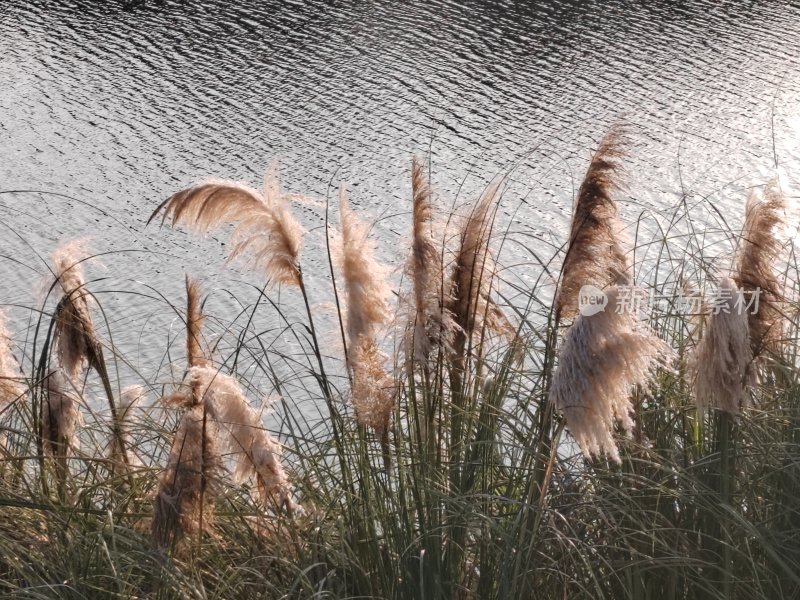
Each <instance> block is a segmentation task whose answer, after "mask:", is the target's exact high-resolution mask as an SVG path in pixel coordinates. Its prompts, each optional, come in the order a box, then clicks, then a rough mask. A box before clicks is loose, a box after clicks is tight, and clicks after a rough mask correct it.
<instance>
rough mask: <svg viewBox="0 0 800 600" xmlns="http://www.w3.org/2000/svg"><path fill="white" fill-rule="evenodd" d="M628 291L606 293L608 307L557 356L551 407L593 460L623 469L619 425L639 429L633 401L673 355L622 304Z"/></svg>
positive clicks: (575, 330) (578, 325) (582, 319)
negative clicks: (604, 457) (601, 459)
mask: <svg viewBox="0 0 800 600" xmlns="http://www.w3.org/2000/svg"><path fill="white" fill-rule="evenodd" d="M623 293H624V292H623V289H622V288H619V287H616V286H612V287H610V288H608V289H607V290H606V295H607V297H608V304H607V305H606V307H605V310H603V311H601V312H598V313H597V314H593V315H591V316H589V315H580V316H578V317H577V318H576V319H575V321H574V322H573V324H572V326H571V327H570V328H569V330H567V333H566V336H565V338H564V342H563V344H562V346H561V349H560V350H559V352H558V367H557V368H556V370H555V372H554V374H553V381H552V384H551V387H550V401H551V402H553V403H554V404H555V406H556V408H558V410H560V411H561V413H562V414H563V415H564V417H565V419H566V424H567V427H568V429H569V431H570V432H571V433H572V436H573V437H574V438H575V440H576V441H577V442H578V445H579V446H580V448H581V450H582V451H583V454H584V455H585V456H586V457H587V458H588V457H591V456H597V455H600V454H607V455H608V456H609V457H610V458H611V459H612V460H613V461H614V462H617V463H619V462H620V457H619V449H618V448H617V444H616V441H615V440H614V429H615V426H616V423H619V424H620V425H621V426H622V428H623V429H624V430H625V431H626V432H627V433H629V434H630V433H631V432H632V431H633V427H634V421H633V418H632V415H633V404H632V403H631V400H630V395H631V392H632V390H633V388H634V387H635V386H639V385H646V384H648V382H650V380H651V379H652V377H653V374H654V371H655V367H656V366H657V365H658V364H659V363H662V364H664V363H666V362H667V361H669V360H671V358H672V356H673V351H672V349H671V348H670V347H669V346H668V345H667V344H666V343H665V342H664V341H662V340H661V339H659V338H658V337H657V336H656V335H655V334H654V333H653V332H652V331H651V330H650V328H649V327H647V326H646V324H644V323H641V322H639V321H638V320H637V317H636V315H635V314H633V313H632V312H630V311H629V310H619V311H618V310H617V307H620V308H624V306H623V304H624V303H621V298H622V294H623Z"/></svg>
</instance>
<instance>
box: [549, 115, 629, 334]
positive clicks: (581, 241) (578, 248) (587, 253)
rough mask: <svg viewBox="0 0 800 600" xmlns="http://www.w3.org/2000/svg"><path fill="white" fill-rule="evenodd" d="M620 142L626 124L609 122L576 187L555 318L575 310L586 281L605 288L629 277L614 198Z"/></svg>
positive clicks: (625, 280) (617, 182) (620, 153)
mask: <svg viewBox="0 0 800 600" xmlns="http://www.w3.org/2000/svg"><path fill="white" fill-rule="evenodd" d="M624 143H625V131H624V129H622V128H621V127H619V126H615V127H612V128H611V129H610V130H609V131H608V133H606V135H605V136H604V137H603V139H602V140H600V145H599V147H598V148H597V151H596V152H595V154H594V156H593V157H592V160H591V162H590V163H589V168H588V170H587V171H586V176H585V177H584V180H583V183H582V184H581V187H580V189H579V190H578V197H577V200H576V202H575V208H574V210H573V215H572V224H571V226H570V234H569V242H568V244H567V254H566V257H565V258H564V264H563V266H562V267H561V278H560V282H559V286H558V289H557V290H556V297H555V316H556V320H559V319H560V318H562V317H564V318H573V317H575V316H576V315H577V313H578V292H579V291H580V289H581V287H583V286H584V285H593V286H595V287H597V288H599V289H604V288H605V287H607V286H609V285H619V284H627V283H629V282H630V272H629V271H630V265H629V261H628V257H627V255H626V253H625V249H624V247H623V243H622V236H621V225H620V222H619V220H618V218H617V206H616V202H615V201H614V194H615V193H616V192H617V190H618V189H619V187H620V182H619V172H620V165H619V159H620V158H621V157H623V156H624V149H623V146H624Z"/></svg>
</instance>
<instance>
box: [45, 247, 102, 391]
mask: <svg viewBox="0 0 800 600" xmlns="http://www.w3.org/2000/svg"><path fill="white" fill-rule="evenodd" d="M86 257H87V252H86V244H85V242H84V241H82V240H73V241H70V242H67V243H65V244H62V245H61V246H59V247H58V248H57V249H56V251H55V252H54V253H53V263H54V265H55V276H56V280H57V281H58V284H59V286H60V287H61V290H62V292H63V296H62V297H61V300H60V301H59V303H58V307H57V308H56V313H55V322H56V323H55V332H54V340H55V341H54V344H55V347H56V352H57V356H58V360H59V364H60V365H61V366H62V368H63V369H64V370H65V371H66V373H67V375H69V377H70V378H71V379H72V380H73V381H77V380H78V379H79V378H80V373H81V370H82V369H83V368H84V366H85V364H86V363H88V365H89V367H91V368H94V369H95V370H97V371H98V373H100V374H101V376H103V375H104V374H105V364H104V362H103V358H102V347H101V346H100V342H99V341H98V339H97V335H96V333H95V329H94V322H93V321H92V315H91V312H90V311H89V298H90V296H89V293H88V292H87V291H86V281H85V279H84V275H83V268H82V266H81V264H82V262H83V261H85V260H86Z"/></svg>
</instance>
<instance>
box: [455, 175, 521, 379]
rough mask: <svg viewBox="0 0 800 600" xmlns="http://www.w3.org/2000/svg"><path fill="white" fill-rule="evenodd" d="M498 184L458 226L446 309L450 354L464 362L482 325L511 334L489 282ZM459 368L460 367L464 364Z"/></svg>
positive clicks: (493, 272)
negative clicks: (451, 338)
mask: <svg viewBox="0 0 800 600" xmlns="http://www.w3.org/2000/svg"><path fill="white" fill-rule="evenodd" d="M499 189H500V184H499V183H495V184H492V185H491V186H490V187H489V188H487V190H486V191H485V192H484V193H483V195H482V196H481V198H480V200H479V201H478V204H477V205H476V206H475V207H474V208H473V210H472V212H471V213H470V215H469V217H468V218H467V219H466V221H465V223H464V226H463V227H462V229H461V235H460V243H459V249H458V253H457V255H456V261H455V266H454V268H453V273H452V277H451V290H452V292H451V293H452V296H451V297H450V298H449V299H448V302H447V307H446V308H447V311H448V312H449V313H450V314H452V316H453V320H454V322H455V326H456V327H455V330H456V332H455V336H454V337H455V339H454V342H453V356H454V357H455V360H456V362H463V360H464V358H465V356H464V354H465V351H466V344H467V341H468V340H469V338H470V337H471V336H472V334H473V333H474V332H475V331H478V330H480V329H481V328H482V326H484V325H485V326H486V327H487V328H488V329H489V330H491V331H494V332H496V333H501V334H504V335H508V336H510V337H513V336H514V334H515V330H514V327H513V326H512V325H511V323H510V322H509V321H508V319H507V318H506V316H505V314H504V313H503V311H502V310H501V309H500V307H499V306H498V305H497V304H496V303H495V302H494V300H492V298H491V291H492V284H493V282H494V280H495V275H496V267H495V264H494V260H493V259H492V256H491V252H490V251H489V238H490V236H491V229H492V220H493V219H492V216H493V215H492V210H491V209H492V207H493V206H495V203H496V201H497V198H498V195H499ZM459 368H463V365H462V366H461V367H459Z"/></svg>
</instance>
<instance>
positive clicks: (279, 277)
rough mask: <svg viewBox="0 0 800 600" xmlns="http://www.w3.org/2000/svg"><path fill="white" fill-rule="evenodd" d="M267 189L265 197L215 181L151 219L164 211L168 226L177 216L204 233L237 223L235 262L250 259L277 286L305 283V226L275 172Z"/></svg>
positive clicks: (168, 203)
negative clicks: (302, 275)
mask: <svg viewBox="0 0 800 600" xmlns="http://www.w3.org/2000/svg"><path fill="white" fill-rule="evenodd" d="M264 189H265V194H264V195H262V194H261V193H260V192H258V191H257V190H254V189H253V188H251V187H249V186H247V185H245V184H243V183H238V182H234V181H224V180H209V181H207V182H205V183H201V184H198V185H196V186H193V187H190V188H187V189H185V190H182V191H180V192H178V193H176V194H174V195H172V196H170V197H169V198H167V200H165V201H164V202H163V203H162V204H161V205H160V206H159V207H158V208H157V209H156V210H155V211H154V212H153V214H152V215H151V217H150V220H152V219H153V218H154V217H155V216H156V215H157V214H158V213H159V212H160V211H162V210H163V211H164V214H163V219H162V222H163V221H165V220H166V219H167V218H168V217H171V218H172V224H173V225H176V224H178V223H184V224H186V225H187V226H189V227H191V228H193V229H195V230H196V231H201V232H207V231H210V230H212V229H215V228H218V227H220V226H221V225H223V224H224V223H236V226H235V228H234V230H233V233H232V234H231V237H230V244H231V246H232V248H233V250H231V252H230V254H229V256H228V259H229V260H234V259H236V258H237V257H239V256H243V255H246V256H248V257H249V263H250V264H251V265H252V266H253V267H254V268H256V269H258V270H259V271H261V273H262V274H264V275H265V276H266V277H267V278H268V279H269V280H270V282H271V283H272V284H277V283H285V284H290V285H300V263H299V260H300V243H301V239H302V234H303V228H302V227H301V226H300V224H299V223H298V222H297V220H296V219H295V218H294V216H293V215H292V213H291V211H290V210H289V207H288V204H287V199H286V198H285V197H283V196H282V195H281V194H280V191H279V187H278V182H277V176H276V175H275V173H274V171H271V172H270V174H268V176H267V181H266V183H265V186H264ZM148 222H149V221H148Z"/></svg>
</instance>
